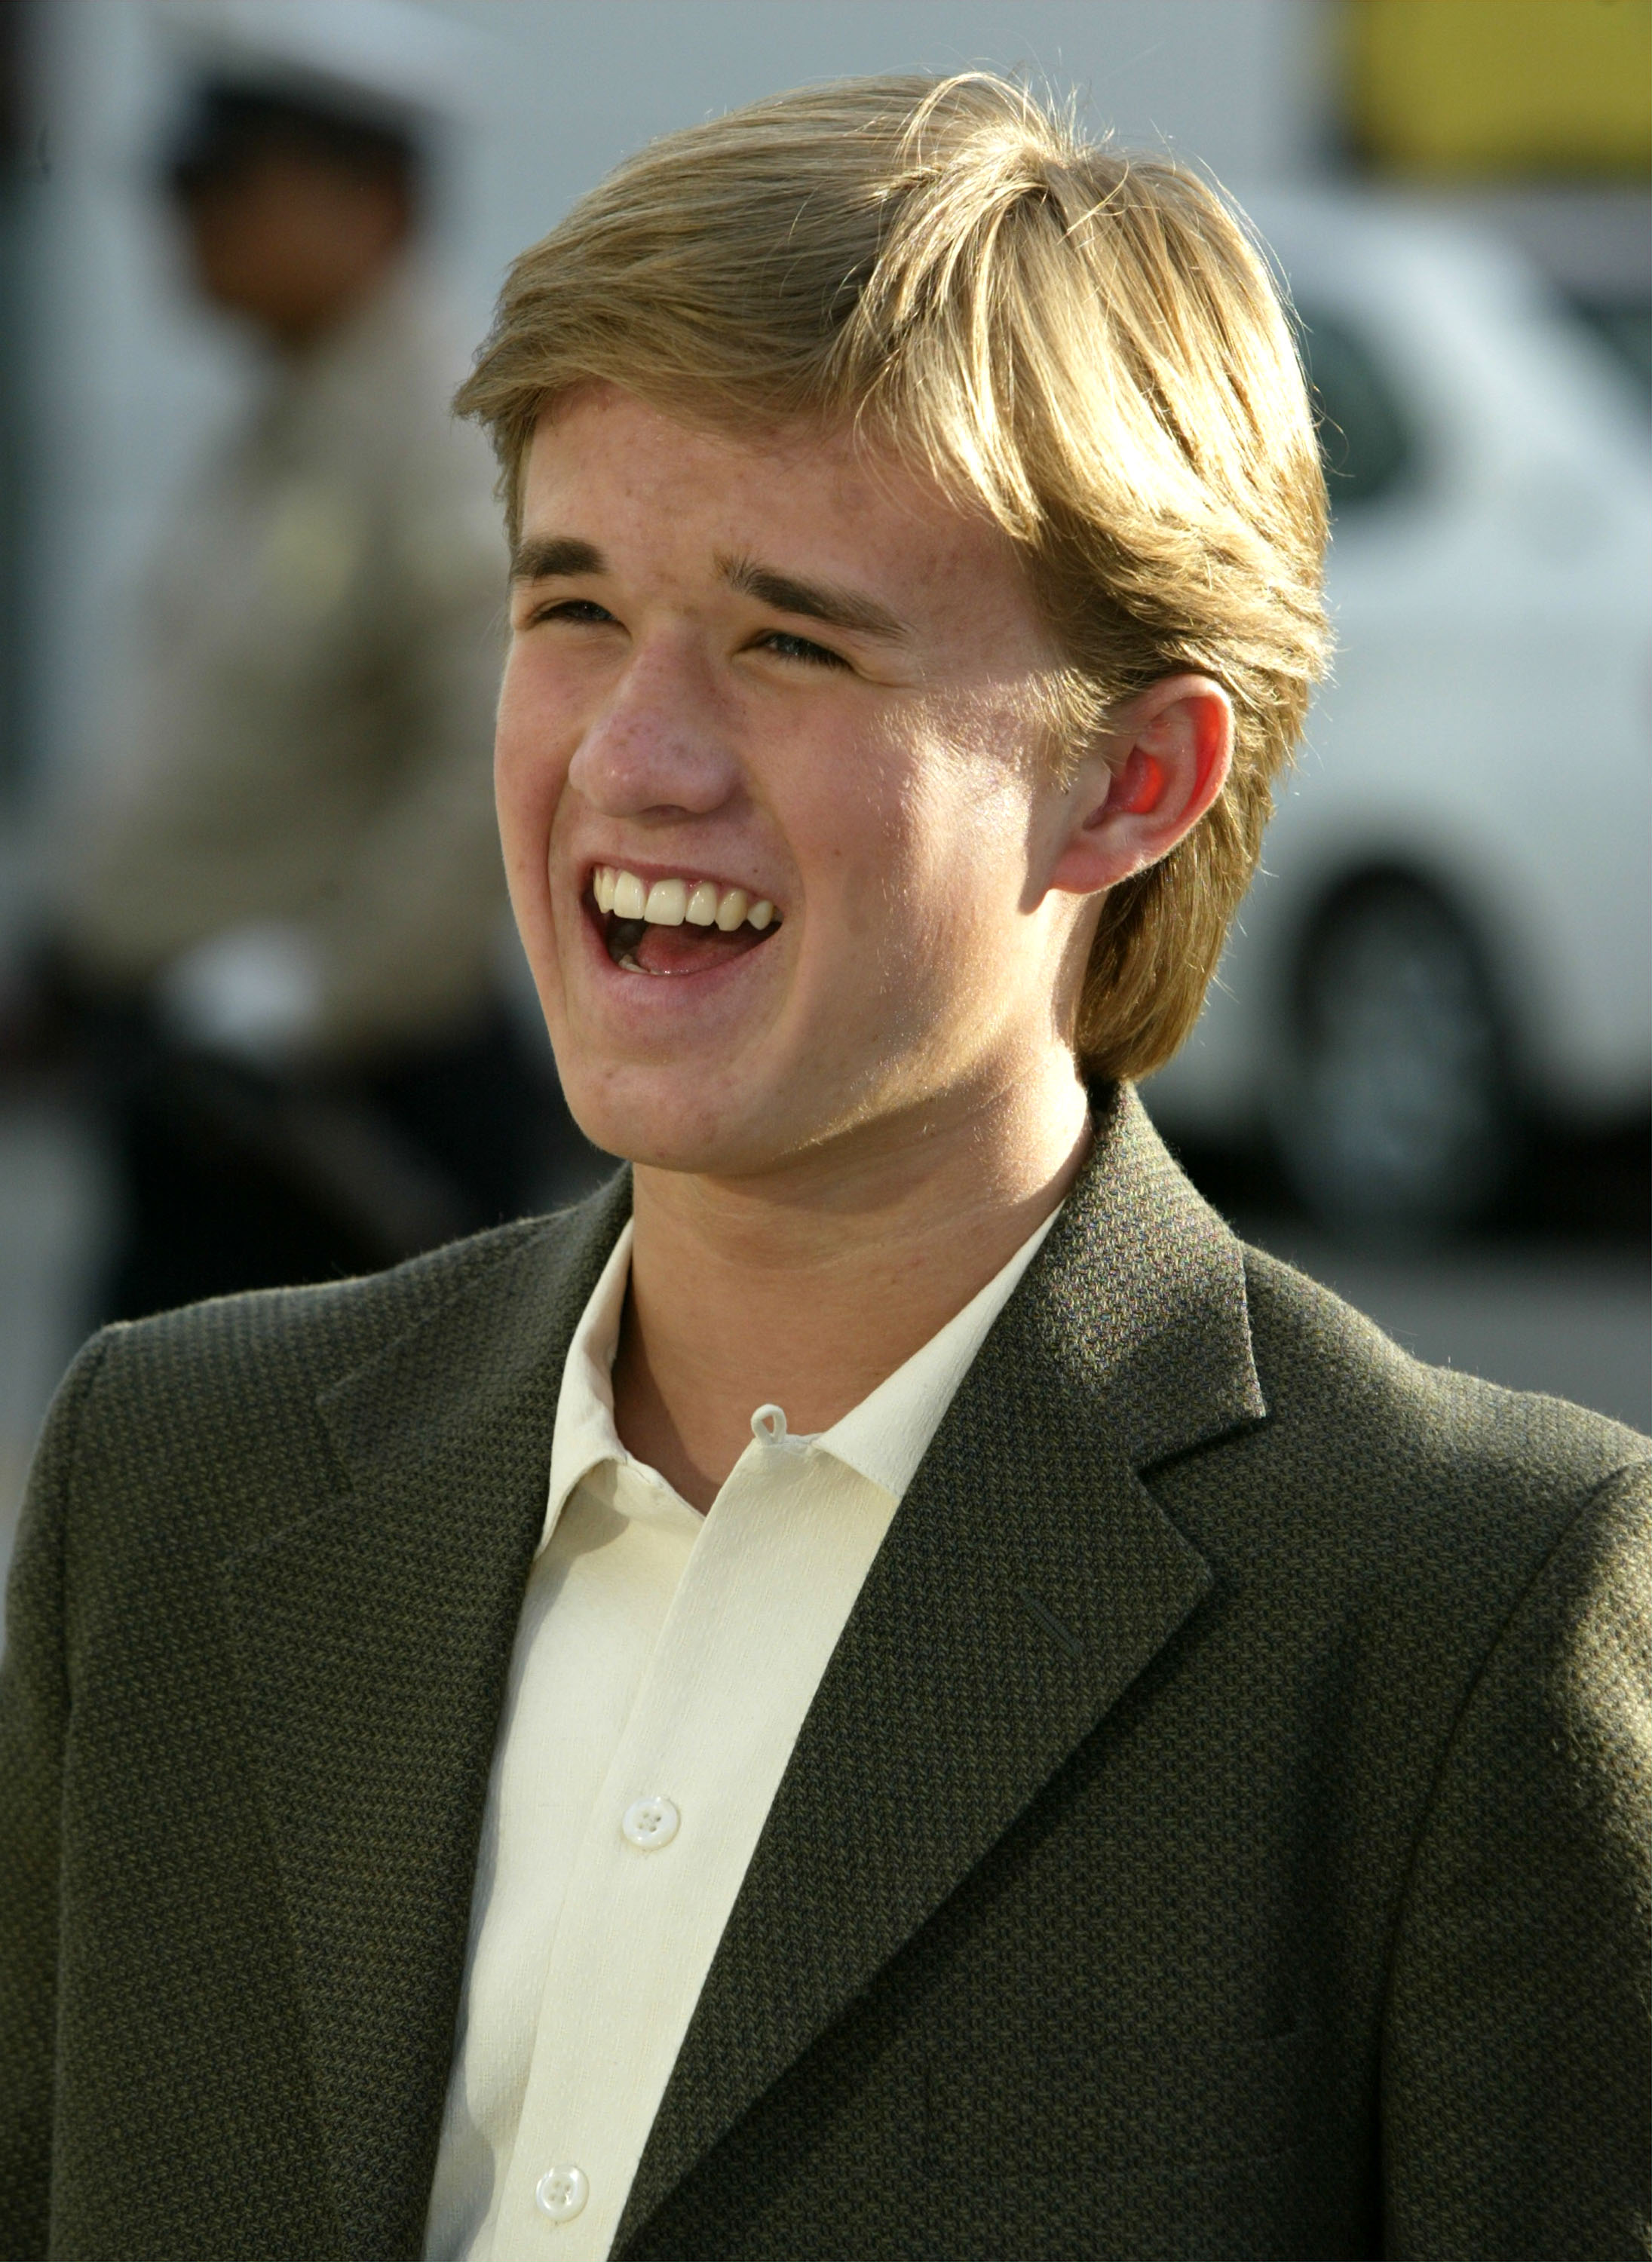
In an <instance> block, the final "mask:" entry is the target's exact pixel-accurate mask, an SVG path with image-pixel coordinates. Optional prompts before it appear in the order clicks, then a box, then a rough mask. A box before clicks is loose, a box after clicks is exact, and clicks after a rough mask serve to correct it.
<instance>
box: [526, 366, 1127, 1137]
mask: <svg viewBox="0 0 1652 2262" xmlns="http://www.w3.org/2000/svg"><path fill="white" fill-rule="evenodd" d="M525 501H526V510H525V522H526V527H527V529H528V530H529V531H530V532H531V531H533V530H536V529H547V530H555V531H558V532H562V531H568V532H572V533H575V534H578V535H580V536H581V537H583V538H585V539H587V540H589V541H591V542H593V543H594V544H595V545H596V546H597V547H599V548H600V550H601V551H602V553H603V555H604V557H605V558H607V559H608V560H609V561H610V567H611V570H610V573H607V574H603V575H599V576H581V577H578V578H577V579H576V580H570V581H567V582H559V584H558V585H557V586H556V587H554V588H552V589H547V590H545V591H536V590H534V589H528V590H524V591H523V592H521V593H519V597H518V603H517V607H516V617H517V621H518V623H520V625H519V627H518V630H517V633H516V638H515V639H514V643H513V649H512V653H511V659H510V663H509V669H508V671H507V675H506V681H505V687H504V692H503V696H502V698H501V707H500V733H499V761H498V776H499V791H500V803H501V824H502V826H503V830H504V833H505V839H506V847H507V856H508V860H509V868H510V873H511V881H512V892H513V897H514V899H515V901H516V908H517V912H518V916H519V918H521V920H522V924H523V930H524V933H525V934H526V936H527V937H528V945H529V955H530V961H531V962H532V963H533V965H534V967H535V970H536V973H537V976H538V979H539V983H540V989H541V996H542V998H543V1000H544V1003H545V1011H546V1017H547V1019H548V1021H549V1024H550V1027H551V1032H552V1041H553V1043H554V1044H555V1046H556V1048H557V1053H558V1059H559V1064H560V1066H561V1069H562V1073H563V1077H564V1081H565V1084H566V1088H567V1091H568V1095H569V1099H570V1102H571V1104H572V1105H573V1106H574V1112H575V1113H576V1114H577V1115H579V1117H580V1118H581V1121H582V1122H584V1123H585V1124H586V1126H587V1127H588V1129H589V1131H590V1132H591V1134H592V1135H593V1136H594V1137H595V1138H596V1139H597V1141H598V1142H599V1143H601V1144H603V1145H606V1146H609V1147H610V1148H612V1149H615V1150H616V1151H618V1152H623V1153H626V1154H629V1155H631V1156H634V1157H636V1158H638V1159H642V1160H649V1161H657V1162H658V1163H660V1164H661V1165H663V1166H665V1167H667V1168H673V1167H675V1168H678V1169H682V1168H685V1167H686V1168H689V1169H705V1168H711V1169H715V1170H719V1171H723V1170H728V1169H731V1168H732V1169H735V1170H740V1169H752V1168H757V1169H762V1168H765V1167H772V1165H773V1164H774V1163H776V1162H777V1161H779V1160H780V1159H782V1158H783V1156H784V1155H785V1154H786V1153H787V1152H788V1151H789V1150H790V1151H793V1152H796V1151H799V1150H802V1149H816V1148H818V1147H819V1143H820V1142H822V1140H824V1139H835V1138H840V1137H844V1136H852V1135H853V1134H854V1131H855V1127H856V1126H857V1125H860V1124H862V1123H864V1122H865V1121H866V1120H867V1119H868V1118H869V1117H883V1116H885V1115H887V1114H888V1113H891V1111H893V1110H899V1109H903V1108H906V1107H910V1106H913V1105H918V1106H922V1105H924V1104H926V1103H927V1102H930V1101H932V1100H933V1099H934V1097H935V1096H936V1094H937V1092H939V1091H945V1090H946V1089H947V1088H948V1087H949V1086H951V1085H956V1084H959V1083H961V1082H967V1081H968V1080H970V1078H972V1077H980V1076H982V1075H983V1074H985V1075H986V1076H987V1077H990V1078H992V1079H994V1080H996V1079H997V1078H998V1077H1001V1076H1002V1075H1003V1073H1004V1072H1005V1070H1006V1069H1007V1068H1008V1066H1009V1064H1010V1060H1011V1058H1012V1057H1013V1055H1014V1053H1015V1052H1016V1050H1017V1049H1018V1047H1019V1044H1020V1041H1021V1024H1022V1023H1023V1022H1024V1020H1025V1019H1026V1018H1027V1014H1028V1006H1029V1005H1030V1004H1031V1002H1032V999H1033V998H1036V999H1037V1000H1038V1003H1039V1006H1040V1007H1041V1008H1042V1013H1041V1014H1039V1015H1035V1018H1042V1019H1047V1018H1048V1012H1049V1005H1048V999H1049V997H1050V991H1051V990H1052V988H1053V987H1054V986H1055V981H1056V977H1057V971H1058V969H1059V963H1060V960H1061V957H1062V955H1063V949H1064V945H1065V943H1066V941H1067V939H1068V938H1069V936H1070V935H1071V933H1072V932H1073V931H1074V929H1075V927H1076V926H1078V923H1079V922H1080V921H1081V920H1083V919H1084V918H1085V913H1086V906H1085V905H1084V904H1083V903H1082V901H1081V900H1080V899H1078V898H1076V897H1061V896H1051V897H1046V899H1045V904H1044V906H1042V907H1041V910H1040V911H1035V912H1034V913H1032V914H1031V915H1030V916H1029V915H1028V914H1027V913H1024V912H1023V911H1021V899H1022V897H1023V895H1024V893H1025V891H1026V884H1027V856H1026V840H1027V835H1028V829H1029V825H1030V824H1031V821H1032V814H1033V810H1032V804H1033V803H1034V801H1035V797H1036V796H1035V782H1034V772H1033V769H1032V767H1031V764H1030V762H1029V759H1028V758H1029V754H1030V751H1031V750H1030V745H1029V734H1028V726H1027V725H1026V724H1025V723H1024V721H1023V720H1022V719H1021V714H1020V712H1019V711H1018V702H1020V701H1021V699H1022V698H1023V697H1024V695H1025V692H1026V688H1027V686H1028V679H1029V677H1030V676H1031V675H1032V674H1034V672H1035V671H1036V670H1037V669H1039V668H1040V667H1042V666H1048V665H1049V664H1050V659H1051V658H1052V654H1051V653H1050V649H1049V645H1048V642H1047V639H1046V638H1045V636H1044V633H1043V631H1042V626H1041V624H1040V623H1039V622H1038V620H1037V617H1036V615H1035V612H1034V610H1033V608H1032V605H1031V602H1030V600H1029V598H1028V595H1027V593H1026V591H1025V588H1024V587H1023V585H1022V582H1021V576H1020V573H1019V572H1018V571H1017V570H1016V567H1015V565H1014V559H1013V558H1011V557H1010V555H1009V554H1008V552H1007V550H1006V546H1005V545H1004V544H1002V543H1001V542H1000V541H999V539H998V537H995V536H993V535H992V533H991V531H990V530H989V529H985V528H983V527H980V526H977V525H974V524H971V523H970V522H968V521H966V520H964V519H963V518H962V517H960V516H959V515H957V514H956V513H955V512H952V511H951V510H949V508H946V506H945V505H944V504H942V503H941V501H940V499H939V498H938V497H934V496H933V495H931V494H930V493H927V492H925V491H923V490H921V489H919V488H917V487H916V486H915V483H913V482H909V481H905V480H901V479H898V478H897V477H895V475H893V474H891V472H890V471H889V470H888V468H887V467H877V468H876V469H873V468H871V467H867V466H862V465H858V464H857V463H856V462H855V460H854V458H853V457H852V455H851V453H850V451H849V450H848V448H847V446H845V445H842V444H838V445H836V446H831V445H828V446H826V447H823V446H822V445H821V443H819V442H818V441H811V442H808V443H798V442H797V441H795V440H793V441H786V440H780V441H777V442H776V443H772V444H771V445H769V446H768V447H765V448H746V447H736V446H734V445H732V443H729V442H727V441H725V440H724V439H722V438H720V437H718V436H715V435H712V434H709V433H698V432H693V431H690V430H688V429H685V428H683V427H682V426H680V425H677V424H675V422H672V421H668V420H667V419H665V418H662V417H660V416H658V415H656V414H653V412H652V411H649V410H647V409H646V408H644V407H642V406H641V405H640V404H638V403H636V402H634V401H631V400H628V399H626V398H625V397H624V396H620V395H614V394H609V395H605V396H597V397H596V398H594V399H593V398H589V397H588V398H586V399H583V400H581V401H580V402H579V403H578V404H577V405H576V406H574V407H573V408H572V409H571V410H570V411H569V412H567V413H566V414H565V415H564V416H563V417H562V418H561V419H560V420H559V421H558V422H556V423H554V424H551V425H548V426H547V427H546V428H545V429H544V430H543V431H542V432H541V434H540V436H539V438H538V440H537V443H536V445H535V449H534V451H533V457H532V460H531V464H530V472H529V478H528V482H527V488H526V497H525ZM869 537H870V538H869ZM729 555H756V556H759V557H761V558H764V559H765V560H768V559H771V558H772V559H776V560H777V561H779V562H780V563H782V564H783V565H784V566H785V567H786V568H787V570H789V571H790V572H792V573H795V574H797V576H798V577H799V578H806V579H808V580H815V581H824V582H832V583H853V584H854V585H855V586H857V587H867V586H869V587H870V588H871V590H872V592H873V594H876V595H877V596H878V597H879V598H881V599H882V600H883V601H884V602H886V603H887V604H888V605H889V607H890V609H891V610H893V611H896V612H898V614H899V615H900V616H902V618H903V619H905V620H907V621H909V622H911V623H913V630H914V632H913V638H912V640H911V642H910V644H909V645H906V646H905V647H900V648H897V647H892V646H890V645H881V644H879V643H878V642H877V641H876V640H875V639H872V638H867V637H860V636H855V635H849V634H845V633H842V632H840V631H836V630H827V629H826V628H824V627H822V626H819V624H815V623H809V622H805V621H801V620H795V619H790V618H788V617H787V616H782V615H780V614H778V613H777V612H776V611H775V610H774V609H771V608H768V607H766V606H763V605H760V604H759V603H757V602H755V601H754V600H753V599H752V598H750V597H747V596H743V595H739V594H736V593H735V592H733V591H732V590H730V589H728V588H727V587H725V586H724V585H723V584H722V582H721V580H720V579H719V576H718V570H717V563H716V561H717V559H718V557H719V556H729ZM536 598H537V599H538V601H539V602H540V603H541V604H543V603H544V602H545V601H546V600H549V601H550V602H552V604H553V605H555V606H559V607H560V608H561V610H560V611H559V612H557V611H553V612H552V615H551V616H550V617H549V618H535V617H534V608H535V600H536ZM593 601H594V604H595V606H596V607H600V608H601V611H602V614H604V615H607V616H609V617H608V618H607V619H602V618H600V617H598V618H592V617H590V614H591V612H592V610H593V609H594V608H593ZM581 605H582V606H583V607H584V609H585V614H586V616H585V617H580V616H578V615H577V613H576V615H575V616H574V617H572V618H571V617H569V610H570V608H571V606H574V607H577V606H581ZM782 626H783V627H784V628H785V629H787V630H790V631H791V632H792V634H793V635H794V636H795V637H801V638H805V639H806V640H807V642H808V643H809V644H810V645H814V646H817V647H818V648H819V650H821V651H823V652H826V651H829V652H832V653H833V654H834V655H835V656H836V657H837V658H838V659H840V661H841V662H843V663H844V664H842V665H840V666H835V667H833V666H829V665H826V664H823V663H822V662H821V661H820V660H819V659H807V658H802V657H798V656H796V654H795V653H794V652H793V651H792V649H791V648H790V646H788V645H785V644H784V643H782V644H781V645H779V647H778V649H777V648H776V630H777V629H779V628H781V627H782ZM765 638H767V640H768V641H767V642H766V643H765V642H764V639H765ZM627 850H629V851H630V854H631V859H632V861H646V862H647V863H648V864H650V865H652V866H653V867H656V868H666V869H672V868H676V867H677V866H678V865H681V866H682V867H683V868H688V869H693V870H700V871H711V872H715V873H717V874H718V875H724V876H725V877H727V878H728V879H729V880H731V881H732V882H738V883H747V880H748V875H749V878H750V880H751V881H754V882H757V884H756V885H754V887H753V892H754V894H759V893H761V894H763V895H768V896H769V897H772V898H773V899H774V900H775V901H776V903H778V904H780V906H781V909H782V913H783V926H782V928H781V930H780V932H778V933H776V935H775V936H774V937H773V939H772V940H769V941H768V942H766V943H765V945H764V946H763V948H762V950H761V953H753V954H752V955H751V962H750V966H749V969H747V970H748V971H749V974H750V976H751V979H750V980H749V982H748V983H746V984H745V985H744V987H743V988H742V990H741V991H740V993H739V997H738V998H718V999H716V1000H712V1001H705V1002H704V1003H702V1002H701V1001H699V1000H694V1001H690V1000H688V999H685V998H677V999H675V1000H673V1001H672V1010H671V1011H669V1012H667V1010H666V1009H665V1001H664V1000H663V999H649V1000H647V1001H646V1004H647V1005H649V1007H650V1008H653V1009H656V1010H652V1011H651V1012H649V1014H648V1016H647V1018H646V1019H645V1020H644V1021H643V1022H642V1024H641V1025H640V1026H634V1025H633V1024H632V1023H631V1022H630V1021H628V1020H627V1019H625V1018H624V1015H623V1013H622V1012H619V1011H618V1010H617V1008H616V1005H615V1001H614V999H613V997H612V991H613V987H614V985H613V984H611V983H608V982H607V981H606V980H604V979H602V975H603V969H602V968H601V967H597V966H593V965H591V964H590V963H588V954H586V953H585V952H584V951H583V950H582V949H581V947H580V945H581V943H582V941H583V937H582V935H581V933H580V929H581V926H582V924H583V922H584V913H583V911H581V905H580V901H579V895H580V890H581V888H582V886H583V884H584V881H585V878H586V875H587V873H588V868H589V866H590V864H591V863H593V862H595V861H598V860H599V859H600V860H602V861H611V862H615V863H623V862H624V861H626V854H625V852H626V851H627ZM989 968H991V969H995V971H996V976H997V978H996V979H995V980H994V981H992V982H991V983H988V982H986V981H985V980H984V978H983V977H984V975H985V971H986V969H989ZM593 976H595V977H596V978H595V979H593V978H592V977H593ZM632 979H633V980H634V979H635V977H632Z"/></svg>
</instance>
